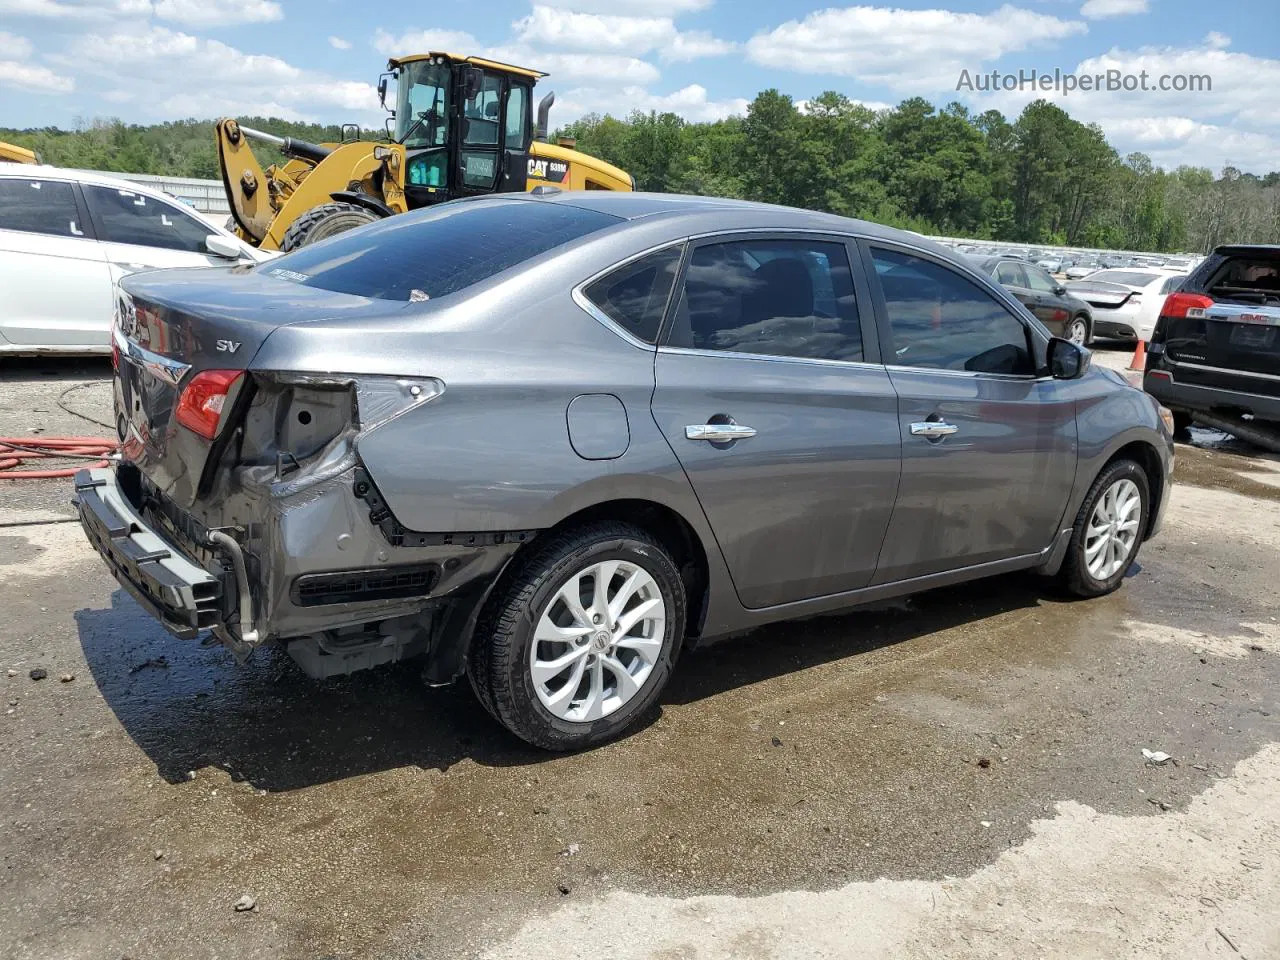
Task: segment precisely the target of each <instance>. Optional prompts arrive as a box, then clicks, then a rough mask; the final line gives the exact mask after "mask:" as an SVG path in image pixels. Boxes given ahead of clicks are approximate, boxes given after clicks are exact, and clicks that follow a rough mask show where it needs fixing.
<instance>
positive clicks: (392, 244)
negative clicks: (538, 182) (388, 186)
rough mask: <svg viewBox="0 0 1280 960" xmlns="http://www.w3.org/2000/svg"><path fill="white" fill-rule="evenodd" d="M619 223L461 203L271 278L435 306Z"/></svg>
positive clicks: (556, 208)
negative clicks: (512, 269) (551, 251)
mask: <svg viewBox="0 0 1280 960" xmlns="http://www.w3.org/2000/svg"><path fill="white" fill-rule="evenodd" d="M622 222H623V221H622V220H621V219H620V218H619V217H614V216H610V215H609V214H606V213H598V212H596V211H595V210H584V209H582V208H580V207H574V206H570V205H569V204H567V203H548V202H546V201H542V200H515V199H504V200H489V199H484V200H459V201H454V202H452V203H445V204H441V205H440V206H437V207H433V208H431V209H430V210H424V211H418V212H416V213H403V214H400V215H399V216H395V217H388V218H387V219H385V220H380V221H378V222H377V223H372V224H370V225H368V226H366V227H360V228H358V229H355V230H349V231H347V232H346V233H340V234H338V236H336V237H333V238H332V239H330V240H325V241H322V242H320V243H317V244H314V245H312V246H308V247H302V248H301V249H299V250H295V251H294V252H293V253H289V254H286V255H284V256H283V257H278V258H276V259H275V260H271V261H268V262H267V263H264V264H262V265H261V266H259V267H258V268H256V269H259V270H263V271H265V272H266V273H267V275H268V276H272V277H276V278H278V279H281V280H289V281H292V282H294V283H302V284H306V285H307V286H309V287H319V288H320V289H323V290H332V291H334V292H336V293H350V294H354V295H355V296H359V297H375V298H378V299H382V300H405V301H422V300H434V299H438V298H440V297H444V296H447V295H449V294H451V293H456V292H458V291H459V290H463V289H466V288H467V287H469V286H471V285H472V284H476V283H479V282H481V281H482V280H487V279H489V278H490V277H492V276H495V275H497V274H499V273H501V272H502V271H504V270H508V269H510V268H511V267H514V266H517V265H518V264H521V263H523V262H524V261H526V260H531V259H533V258H534V257H536V256H539V255H540V254H543V253H546V252H547V251H549V250H553V249H555V248H556V247H559V246H562V245H564V244H566V243H570V242H572V241H574V240H577V239H579V238H581V237H584V236H586V235H587V234H590V233H593V232H595V231H597V230H603V229H605V228H606V227H611V226H614V225H615V224H618V223H622Z"/></svg>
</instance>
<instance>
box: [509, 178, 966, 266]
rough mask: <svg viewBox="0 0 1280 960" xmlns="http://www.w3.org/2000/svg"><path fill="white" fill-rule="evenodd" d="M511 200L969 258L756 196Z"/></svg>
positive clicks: (611, 194)
mask: <svg viewBox="0 0 1280 960" xmlns="http://www.w3.org/2000/svg"><path fill="white" fill-rule="evenodd" d="M508 197H509V198H510V199H512V200H526V199H528V200H538V201H542V202H551V203H563V204H568V205H570V206H575V207H579V208H582V209H584V210H594V211H597V212H599V213H605V214H609V215H610V216H615V217H621V218H622V219H624V220H639V219H642V218H648V217H663V218H664V219H667V220H668V222H670V221H672V220H674V221H683V222H687V224H688V226H689V228H690V229H691V230H692V231H694V232H699V231H702V230H705V231H707V232H714V231H719V230H778V229H782V230H787V229H789V230H814V231H828V232H832V233H845V234H848V233H853V234H858V235H861V236H865V237H871V238H877V239H882V240H893V241H897V242H898V243H904V244H907V245H909V246H912V247H917V248H919V249H921V250H926V251H928V252H930V253H934V254H939V255H941V256H944V257H945V258H946V259H948V260H951V261H955V262H959V263H968V262H969V260H968V258H966V257H964V256H963V255H962V254H959V253H957V252H956V251H954V250H952V249H951V248H950V247H946V246H943V245H942V244H940V243H937V242H935V241H933V240H930V239H928V238H927V237H924V236H922V235H921V234H918V233H913V232H912V231H909V230H895V229H894V228H893V227H885V226H882V225H880V224H878V223H871V222H869V221H867V220H855V219H853V218H852V217H841V216H837V215H836V214H833V213H819V212H817V211H814V210H802V209H800V208H798V207H783V206H778V205H776V204H772V203H758V202H756V201H754V200H734V199H730V198H727V197H701V196H693V195H690V194H680V193H633V192H628V191H610V190H581V191H573V192H558V193H549V192H548V193H533V194H509V195H508Z"/></svg>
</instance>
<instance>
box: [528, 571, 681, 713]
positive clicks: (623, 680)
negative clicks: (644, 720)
mask: <svg viewBox="0 0 1280 960" xmlns="http://www.w3.org/2000/svg"><path fill="white" fill-rule="evenodd" d="M666 618H667V611H666V603H665V602H664V601H663V599H662V592H661V590H660V589H659V588H658V584H657V581H655V580H654V578H653V577H652V576H651V575H650V574H649V572H648V571H647V570H645V569H644V568H643V567H641V566H639V565H638V564H634V563H630V562H628V561H625V560H604V561H600V562H598V563H593V564H591V565H590V566H588V567H585V568H583V569H582V570H579V571H578V572H577V573H574V574H573V575H572V576H570V577H569V578H568V580H566V581H565V583H564V584H563V585H562V586H561V587H560V589H559V590H557V591H556V592H555V594H554V595H553V596H552V598H551V601H550V602H549V603H548V604H547V606H546V608H545V609H544V610H543V611H542V615H541V617H539V619H538V626H537V629H536V630H535V632H534V635H533V643H532V644H531V645H530V655H529V671H530V675H531V677H532V679H533V688H534V691H535V692H536V693H537V695H538V699H539V700H540V701H541V702H542V705H543V706H544V707H546V708H547V710H549V711H550V712H551V713H552V714H553V715H554V716H556V717H558V718H560V719H561V720H567V721H570V722H577V723H588V722H590V721H593V720H598V719H600V718H601V717H606V716H608V715H609V714H611V713H613V712H615V711H616V710H618V709H620V708H621V707H622V706H623V705H625V704H626V703H628V702H629V701H630V700H631V699H632V698H633V697H635V695H636V694H638V693H639V692H640V690H641V689H642V688H643V687H644V685H645V683H646V682H647V681H648V679H649V677H650V675H651V674H652V673H653V669H654V665H655V664H656V663H657V661H658V658H659V656H660V655H661V653H662V646H663V638H664V635H665V631H666Z"/></svg>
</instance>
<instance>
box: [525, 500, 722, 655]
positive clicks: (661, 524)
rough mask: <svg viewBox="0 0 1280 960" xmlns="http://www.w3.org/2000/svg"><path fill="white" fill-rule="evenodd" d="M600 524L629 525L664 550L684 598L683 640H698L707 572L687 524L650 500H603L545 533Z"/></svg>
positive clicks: (704, 556) (703, 554) (703, 553)
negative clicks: (673, 564)
mask: <svg viewBox="0 0 1280 960" xmlns="http://www.w3.org/2000/svg"><path fill="white" fill-rule="evenodd" d="M603 520H616V521H622V522H623V523H633V524H635V525H636V526H637V527H641V528H643V529H644V530H647V531H648V532H649V533H651V534H653V536H655V537H657V539H658V541H659V542H660V543H661V544H662V545H663V546H664V547H666V549H667V552H668V553H670V554H671V558H672V559H673V560H675V562H676V566H677V567H679V568H680V576H681V578H682V579H683V580H684V587H685V593H686V595H687V598H688V604H687V608H688V622H687V623H686V624H685V637H686V639H691V638H693V637H696V636H698V634H700V633H701V632H702V624H703V620H704V618H705V615H706V606H707V586H708V583H707V580H708V569H709V568H708V566H707V553H706V549H705V548H704V547H703V545H702V539H701V538H700V537H699V536H698V534H697V531H695V530H694V529H693V527H692V526H690V524H689V521H687V520H686V519H685V518H684V517H682V516H681V515H680V514H679V513H677V512H676V511H675V510H672V509H671V508H670V507H667V506H663V505H662V504H660V503H654V502H653V501H652V500H607V501H605V502H604V503H597V504H594V505H592V506H590V507H587V508H586V509H584V510H579V511H578V512H577V513H574V514H570V515H569V516H567V517H565V518H564V519H563V520H561V521H560V522H559V523H557V524H556V525H555V526H554V527H552V528H551V530H549V531H547V532H548V533H550V532H559V531H562V530H569V529H573V528H576V527H583V526H587V525H589V524H593V523H599V522H600V521H603ZM538 539H539V538H536V537H535V538H534V540H533V541H531V543H534V544H536V543H537V542H538ZM524 549H528V547H525V548H524Z"/></svg>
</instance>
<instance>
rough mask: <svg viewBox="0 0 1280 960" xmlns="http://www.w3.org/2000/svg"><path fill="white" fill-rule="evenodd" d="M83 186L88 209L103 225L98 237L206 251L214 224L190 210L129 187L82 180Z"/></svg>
mask: <svg viewBox="0 0 1280 960" xmlns="http://www.w3.org/2000/svg"><path fill="white" fill-rule="evenodd" d="M83 189H84V198H85V200H87V201H88V203H89V211H90V213H92V214H93V216H94V218H95V219H96V220H97V221H98V225H99V226H100V227H101V228H102V236H101V239H103V240H108V241H110V242H111V243H134V244H137V245H138V246H142V247H163V248H164V249H166V250H188V251H191V252H193V253H204V252H205V246H204V241H205V238H206V237H208V236H209V234H211V233H213V228H211V227H210V226H209V225H208V224H205V223H201V222H200V221H198V220H196V219H195V218H194V217H192V216H191V215H190V214H186V213H183V212H182V211H180V210H178V209H177V208H176V207H171V206H170V205H169V204H167V203H161V202H160V201H159V200H156V199H154V198H152V197H146V196H143V195H142V194H140V193H134V192H133V191H132V190H125V189H119V190H117V189H116V188H115V187H95V186H91V185H90V184H85V185H84V187H83Z"/></svg>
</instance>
